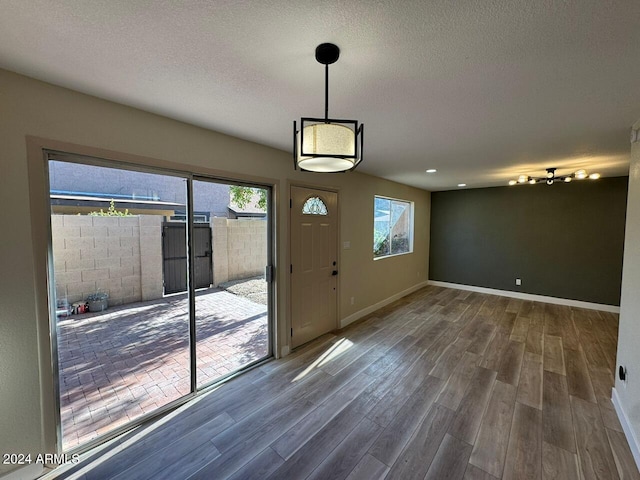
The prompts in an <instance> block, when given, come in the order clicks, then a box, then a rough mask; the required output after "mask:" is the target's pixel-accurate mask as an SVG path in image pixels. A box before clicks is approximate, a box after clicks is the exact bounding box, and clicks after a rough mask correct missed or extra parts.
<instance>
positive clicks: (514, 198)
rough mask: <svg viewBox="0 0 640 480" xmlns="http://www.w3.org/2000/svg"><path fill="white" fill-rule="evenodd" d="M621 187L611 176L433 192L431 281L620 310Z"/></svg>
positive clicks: (624, 193)
mask: <svg viewBox="0 0 640 480" xmlns="http://www.w3.org/2000/svg"><path fill="white" fill-rule="evenodd" d="M627 185H628V177H614V178H602V179H600V180H597V181H589V180H583V181H573V182H571V183H569V184H566V183H563V184H554V185H546V184H536V185H516V186H513V187H496V188H481V189H469V190H452V191H446V192H433V193H432V194H431V248H430V259H429V278H430V279H431V280H439V281H443V282H452V283H459V284H464V285H474V286H479V287H486V288H495V289H499V290H511V291H517V292H523V293H532V294H537V295H547V296H551V297H558V298H566V299H572V300H582V301H585V302H593V303H601V304H607V305H620V283H621V280H622V255H623V246H624V226H625V213H626V205H627ZM516 278H521V279H522V286H521V287H517V286H516V285H515V279H516Z"/></svg>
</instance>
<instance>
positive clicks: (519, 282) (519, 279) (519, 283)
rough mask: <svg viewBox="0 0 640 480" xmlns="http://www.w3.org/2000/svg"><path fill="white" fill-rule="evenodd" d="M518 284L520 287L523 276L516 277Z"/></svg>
mask: <svg viewBox="0 0 640 480" xmlns="http://www.w3.org/2000/svg"><path fill="white" fill-rule="evenodd" d="M516 285H517V286H518V287H519V286H520V285H522V279H521V278H516Z"/></svg>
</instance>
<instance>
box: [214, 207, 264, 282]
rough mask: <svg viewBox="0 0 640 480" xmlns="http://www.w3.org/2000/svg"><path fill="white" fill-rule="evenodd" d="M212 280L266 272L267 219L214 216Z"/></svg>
mask: <svg viewBox="0 0 640 480" xmlns="http://www.w3.org/2000/svg"><path fill="white" fill-rule="evenodd" d="M211 226H212V237H213V239H212V241H213V282H214V285H215V286H217V285H219V284H220V283H224V282H226V281H229V280H240V279H243V278H249V277H256V276H259V275H263V274H264V269H265V266H266V265H267V222H266V221H265V220H259V219H255V220H254V219H249V220H233V219H226V218H213V219H212V220H211Z"/></svg>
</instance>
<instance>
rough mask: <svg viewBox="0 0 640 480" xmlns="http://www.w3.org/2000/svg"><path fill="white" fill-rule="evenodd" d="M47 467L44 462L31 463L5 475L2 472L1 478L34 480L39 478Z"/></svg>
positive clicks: (6, 479) (3, 479)
mask: <svg viewBox="0 0 640 480" xmlns="http://www.w3.org/2000/svg"><path fill="white" fill-rule="evenodd" d="M44 471H45V469H44V467H43V466H42V464H39V463H31V464H29V465H26V466H24V467H21V468H18V469H17V470H13V471H12V472H9V473H7V474H6V475H3V474H2V473H0V479H2V480H33V479H34V478H38V477H39V476H40V475H42V474H43V473H44Z"/></svg>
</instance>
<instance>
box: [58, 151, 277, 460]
mask: <svg viewBox="0 0 640 480" xmlns="http://www.w3.org/2000/svg"><path fill="white" fill-rule="evenodd" d="M48 174H49V186H50V206H51V249H50V257H51V261H50V265H51V271H50V275H49V278H50V291H51V297H50V311H51V327H52V343H53V345H52V347H53V348H52V351H53V352H54V359H53V363H54V367H55V368H54V371H55V373H56V375H57V379H56V384H57V387H58V401H59V409H58V411H59V427H60V429H59V437H60V445H61V450H62V451H65V452H68V451H77V450H81V449H84V448H87V447H88V446H90V445H92V444H95V443H97V442H99V441H101V440H102V439H105V438H107V437H110V436H113V435H114V434H116V433H118V432H119V431H122V430H124V429H126V428H129V427H130V426H132V425H135V424H137V423H140V422H141V421H143V420H145V419H147V418H149V417H150V416H153V415H156V414H158V413H160V412H162V411H165V410H167V409H169V408H172V407H173V406H175V405H177V404H179V403H181V402H183V401H185V400H186V399H187V398H188V397H189V396H191V395H195V394H196V393H197V390H198V388H203V387H205V386H207V385H210V384H212V383H215V382H218V381H220V380H222V379H224V378H225V377H227V376H229V375H232V374H234V373H237V372H238V371H240V370H242V369H244V368H246V367H247V366H249V365H251V364H253V363H255V362H258V361H261V360H264V359H265V358H267V357H269V356H270V355H271V328H270V325H271V323H270V322H271V321H270V315H269V305H268V304H269V298H270V297H271V293H270V289H271V283H270V282H267V281H266V277H265V272H268V271H269V270H268V268H267V267H268V265H269V264H270V245H271V228H270V219H269V208H268V199H269V196H270V189H269V188H268V187H257V186H240V185H229V184H227V183H221V182H215V181H212V180H209V179H198V180H193V178H192V176H191V175H190V174H188V173H185V174H176V173H174V172H161V171H153V172H151V171H139V170H133V169H131V167H128V166H124V165H120V164H116V163H109V162H104V161H101V160H96V159H88V158H82V157H75V156H71V155H66V154H56V153H50V154H49V160H48ZM238 195H240V196H238ZM245 200H246V201H245ZM238 201H239V202H238Z"/></svg>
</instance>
